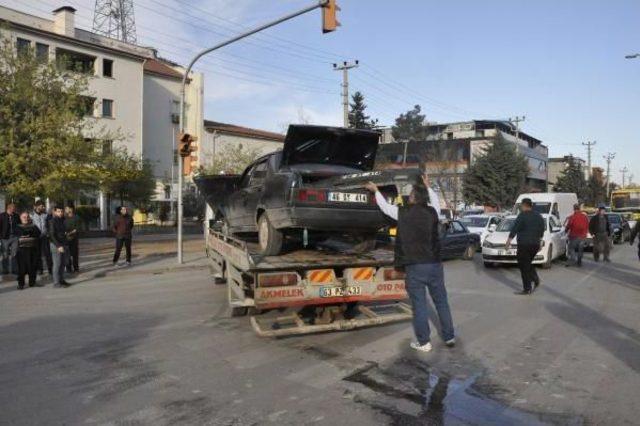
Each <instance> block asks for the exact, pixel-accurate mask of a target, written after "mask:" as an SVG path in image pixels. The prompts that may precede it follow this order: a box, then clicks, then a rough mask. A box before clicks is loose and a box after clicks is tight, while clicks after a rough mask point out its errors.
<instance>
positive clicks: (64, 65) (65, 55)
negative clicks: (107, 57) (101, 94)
mask: <svg viewBox="0 0 640 426" xmlns="http://www.w3.org/2000/svg"><path fill="white" fill-rule="evenodd" d="M56 59H57V61H58V66H59V67H60V68H61V69H63V70H66V71H75V72H79V73H83V74H93V73H94V71H93V65H94V63H95V61H96V58H95V56H89V55H85V54H83V53H79V52H74V51H71V50H66V49H56Z"/></svg>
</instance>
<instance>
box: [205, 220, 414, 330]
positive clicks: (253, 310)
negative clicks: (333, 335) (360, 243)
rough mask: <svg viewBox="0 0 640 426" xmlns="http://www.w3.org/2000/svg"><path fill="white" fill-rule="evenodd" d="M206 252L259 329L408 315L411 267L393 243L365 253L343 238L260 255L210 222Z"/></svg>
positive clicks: (234, 304) (343, 325) (333, 325)
mask: <svg viewBox="0 0 640 426" xmlns="http://www.w3.org/2000/svg"><path fill="white" fill-rule="evenodd" d="M205 235H206V253H207V256H208V257H209V259H210V260H211V261H212V265H213V268H214V269H215V274H216V280H219V281H223V282H226V286H227V295H228V302H229V305H230V308H231V314H232V316H246V315H247V314H249V315H250V320H251V325H252V327H253V329H254V330H255V332H256V333H257V334H258V335H259V336H263V337H280V336H291V335H300V334H308V333H317V332H325V331H340V330H353V329H356V328H360V327H369V326H374V325H381V324H387V323H391V322H396V321H404V320H408V319H410V318H411V308H410V306H409V305H407V304H406V303H405V301H406V299H407V293H406V291H405V283H404V273H403V272H401V271H398V270H396V269H395V268H394V266H393V248H392V247H389V246H382V247H379V248H376V249H374V250H371V251H368V252H366V253H356V252H354V251H353V250H350V249H348V248H347V249H345V248H344V246H343V247H339V246H338V247H336V246H331V245H327V246H321V245H319V246H317V247H316V248H313V249H299V250H293V251H291V252H289V253H286V254H282V255H279V256H266V257H265V256H261V255H259V254H258V252H257V246H256V244H253V243H251V242H247V241H244V240H240V239H237V238H235V237H231V236H227V235H224V234H223V233H221V232H218V231H217V230H214V229H211V228H208V227H207V229H206V231H205Z"/></svg>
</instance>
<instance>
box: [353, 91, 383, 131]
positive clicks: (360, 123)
mask: <svg viewBox="0 0 640 426" xmlns="http://www.w3.org/2000/svg"><path fill="white" fill-rule="evenodd" d="M351 101H352V102H351V103H350V104H349V107H350V111H349V127H351V128H352V129H373V128H374V127H376V126H377V125H378V120H377V119H375V120H371V119H370V117H369V116H368V115H366V113H365V111H366V109H367V105H366V104H365V103H364V95H363V94H362V93H361V92H356V93H354V94H353V95H352V96H351Z"/></svg>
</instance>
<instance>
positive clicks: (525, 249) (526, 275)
mask: <svg viewBox="0 0 640 426" xmlns="http://www.w3.org/2000/svg"><path fill="white" fill-rule="evenodd" d="M545 228H546V225H545V221H544V218H543V217H542V215H541V214H540V213H538V212H536V211H535V210H533V202H532V201H531V199H530V198H525V199H523V200H522V202H521V203H520V214H519V215H518V217H517V218H516V220H515V222H514V224H513V228H511V232H510V233H509V238H507V243H506V245H505V248H506V249H507V250H509V249H510V247H511V241H513V239H514V238H517V243H518V247H517V252H516V258H517V259H518V268H520V275H521V276H522V291H521V292H518V293H516V294H518V295H529V294H532V293H533V292H534V291H536V289H537V288H538V287H539V286H540V277H539V276H538V272H537V271H536V268H535V266H533V259H534V258H535V257H536V254H537V253H538V252H539V251H540V241H541V240H542V237H543V236H544V230H545ZM532 285H533V286H532Z"/></svg>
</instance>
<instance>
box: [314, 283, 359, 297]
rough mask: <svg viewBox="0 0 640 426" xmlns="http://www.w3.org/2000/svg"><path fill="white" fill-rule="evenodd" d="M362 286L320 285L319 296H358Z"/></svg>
mask: <svg viewBox="0 0 640 426" xmlns="http://www.w3.org/2000/svg"><path fill="white" fill-rule="evenodd" d="M361 294H362V287H360V286H359V285H352V286H349V287H347V288H343V287H320V297H344V296H360V295H361Z"/></svg>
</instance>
